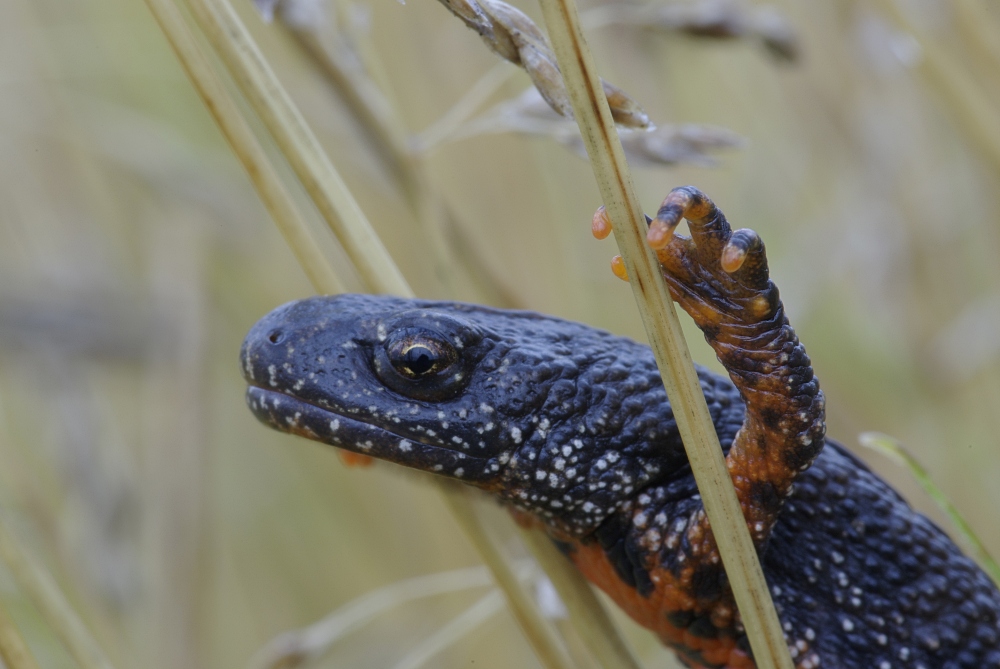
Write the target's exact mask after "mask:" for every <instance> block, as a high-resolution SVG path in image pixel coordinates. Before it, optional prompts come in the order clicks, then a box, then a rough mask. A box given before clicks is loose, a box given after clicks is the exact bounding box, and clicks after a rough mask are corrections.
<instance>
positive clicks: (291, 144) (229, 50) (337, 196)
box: [190, 0, 410, 295]
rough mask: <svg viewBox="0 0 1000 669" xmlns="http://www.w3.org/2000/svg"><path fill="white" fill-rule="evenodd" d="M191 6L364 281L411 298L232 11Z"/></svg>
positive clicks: (197, 2) (217, 5)
mask: <svg viewBox="0 0 1000 669" xmlns="http://www.w3.org/2000/svg"><path fill="white" fill-rule="evenodd" d="M190 4H191V6H192V8H193V9H194V12H195V16H196V17H197V18H198V21H199V23H200V25H201V27H202V29H203V30H204V32H205V34H206V36H207V37H208V38H209V41H211V43H212V46H213V47H214V48H215V49H216V50H217V51H218V53H219V55H220V56H221V57H222V60H223V61H224V62H225V63H226V66H227V67H228V68H229V71H230V73H231V74H232V75H233V78H234V79H235V80H236V83H237V84H238V85H239V87H240V89H241V90H242V91H243V94H244V95H245V96H246V98H247V100H248V101H249V102H250V104H251V106H252V107H253V108H254V111H256V112H257V114H258V115H259V116H260V118H261V120H262V121H263V122H264V125H266V126H267V128H268V130H269V131H270V132H271V134H272V135H273V136H274V138H275V140H276V141H277V143H278V146H279V147H280V148H281V151H282V152H283V153H284V155H285V157H286V158H287V159H288V162H289V164H291V166H292V169H293V170H295V173H296V175H298V177H299V179H300V180H301V181H302V185H303V186H305V189H306V192H307V193H309V196H310V197H311V198H312V200H313V202H314V203H315V204H316V208H317V209H319V212H320V214H321V215H322V216H323V218H324V220H326V222H327V225H329V226H330V229H331V230H333V232H334V234H335V235H336V236H337V238H338V239H339V240H340V243H341V245H342V246H343V247H344V250H345V251H346V252H347V254H348V256H349V257H350V258H351V260H352V261H353V262H354V264H355V266H356V267H357V269H358V273H359V274H360V275H361V278H362V279H363V280H364V281H365V283H366V284H367V285H368V286H369V288H370V289H371V290H373V291H375V292H379V293H391V294H394V295H409V294H410V290H409V287H408V286H407V284H406V280H405V279H404V278H403V275H402V274H401V273H400V272H399V269H398V268H397V267H396V264H395V263H394V262H393V261H392V258H390V257H389V253H388V251H386V249H385V246H383V244H382V241H381V240H380V239H379V238H378V235H376V234H375V231H374V230H373V229H372V227H371V224H370V223H369V222H368V219H366V218H365V215H364V213H363V212H362V211H361V208H360V207H359V206H358V203H357V202H356V201H355V199H354V197H353V196H352V195H351V193H350V191H349V190H348V189H347V186H346V185H345V184H344V180H343V179H342V178H341V177H340V174H339V173H338V172H337V170H336V168H335V167H334V166H333V164H332V163H331V162H330V159H329V158H328V157H327V155H326V152H325V151H324V150H323V147H322V146H321V145H320V143H319V140H317V139H316V136H315V135H314V134H313V132H312V130H311V129H310V128H309V126H308V125H307V124H306V122H305V119H304V118H302V114H301V113H300V112H299V110H298V108H297V107H296V106H295V103H294V102H292V100H291V98H290V97H289V96H288V93H287V92H286V91H285V89H284V87H283V86H282V85H281V82H280V81H278V78H277V76H276V75H275V74H274V71H273V70H272V69H271V67H270V66H269V65H268V63H267V60H266V59H265V58H264V56H263V54H262V53H261V52H260V49H259V48H258V47H257V44H256V43H255V42H254V40H253V38H252V37H251V36H250V33H249V31H247V29H246V26H244V25H243V22H242V21H241V20H240V18H239V16H237V14H236V12H235V11H234V10H233V8H232V6H231V5H230V4H229V3H228V2H227V1H226V0H190Z"/></svg>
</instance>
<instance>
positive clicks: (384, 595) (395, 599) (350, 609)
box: [247, 565, 530, 669]
mask: <svg viewBox="0 0 1000 669" xmlns="http://www.w3.org/2000/svg"><path fill="white" fill-rule="evenodd" d="M525 567H526V569H524V570H521V575H522V576H524V575H527V574H528V573H529V570H530V565H525ZM491 585H493V579H492V578H491V577H490V571H489V570H488V569H487V568H486V567H467V568H465V569H455V570H453V571H446V572H441V573H438V574H427V575H425V576H415V577H413V578H408V579H404V580H402V581H397V582H396V583H390V584H389V585H386V586H383V587H381V588H379V589H377V590H372V591H371V592H367V593H365V594H364V595H362V596H360V597H358V598H357V599H355V600H353V601H351V602H348V603H347V604H345V605H344V606H342V607H340V608H338V609H337V610H336V611H334V612H333V613H330V614H329V615H327V616H326V617H324V618H323V619H321V620H318V621H316V622H315V623H313V624H311V625H309V626H308V627H303V628H301V629H296V630H291V631H288V632H283V633H281V634H279V635H278V636H276V637H274V638H273V639H271V641H269V642H268V643H267V644H266V645H265V646H263V647H262V648H261V649H260V650H259V651H257V653H255V654H254V657H253V658H252V659H251V660H250V662H249V664H248V665H247V666H248V667H249V668H250V669H278V668H279V667H281V668H290V667H297V666H300V665H302V664H304V663H306V662H309V661H312V660H316V659H318V658H320V657H322V656H323V655H324V654H325V653H326V652H327V651H329V650H330V648H331V647H332V646H333V645H334V644H335V643H337V642H338V641H340V640H341V639H343V638H344V637H345V636H347V635H348V634H350V633H351V632H353V631H354V630H356V629H358V628H360V627H362V626H363V625H366V624H367V623H368V622H370V621H371V620H373V619H374V618H376V617H377V616H379V615H381V614H382V613H384V612H386V611H388V610H390V609H393V608H395V607H397V606H401V605H403V604H406V603H407V602H411V601H414V600H417V599H423V598H425V597H432V596H434V595H443V594H446V593H451V592H457V591H461V590H468V589H471V588H482V587H487V586H491Z"/></svg>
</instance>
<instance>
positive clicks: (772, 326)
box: [593, 186, 826, 563]
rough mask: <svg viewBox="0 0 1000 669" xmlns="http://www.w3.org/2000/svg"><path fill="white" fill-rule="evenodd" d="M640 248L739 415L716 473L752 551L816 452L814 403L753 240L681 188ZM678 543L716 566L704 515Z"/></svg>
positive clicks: (813, 384)
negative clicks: (731, 391)
mask: <svg viewBox="0 0 1000 669" xmlns="http://www.w3.org/2000/svg"><path fill="white" fill-rule="evenodd" d="M681 219H687V220H688V223H689V226H690V229H691V236H690V237H684V236H681V235H675V234H674V229H675V228H676V227H677V225H678V224H679V223H680V221H681ZM593 230H594V234H595V236H597V237H602V236H606V234H607V232H609V231H610V223H609V222H608V221H607V217H606V214H604V212H603V210H598V212H597V214H595V216H594V223H593ZM647 240H648V242H649V244H650V246H652V247H653V248H654V249H655V250H656V254H657V258H658V260H659V262H660V266H661V268H662V270H663V276H664V277H665V278H666V280H667V284H668V286H669V288H670V294H671V296H672V297H673V298H674V300H675V301H676V302H677V303H678V304H679V305H680V306H681V308H682V309H684V311H686V312H687V313H688V314H689V315H690V316H691V317H692V318H693V319H694V321H695V323H696V324H697V325H698V327H699V328H700V329H701V331H702V332H703V333H704V335H705V339H706V341H708V343H709V345H710V346H711V347H712V349H713V350H714V351H715V354H716V356H718V358H719V361H720V362H721V363H722V364H723V365H724V366H725V368H726V371H727V372H729V376H730V378H731V379H732V380H733V383H734V384H735V385H736V387H737V388H738V389H739V391H740V395H741V396H742V398H743V401H744V403H745V405H746V417H745V419H744V423H743V426H742V428H741V429H740V431H739V432H738V433H737V435H736V438H735V439H734V441H733V444H732V447H731V448H730V450H729V454H728V456H727V458H726V464H727V466H728V468H729V472H730V474H731V475H732V477H733V484H734V485H735V487H736V495H737V497H738V498H739V501H740V505H741V506H742V509H743V515H744V517H745V518H746V521H747V526H748V527H749V528H750V533H751V535H752V537H753V540H754V543H755V544H756V546H757V547H758V550H760V549H761V548H763V546H764V545H765V544H766V542H767V538H768V536H769V535H770V531H771V528H772V527H773V526H774V523H775V521H776V520H777V517H778V513H779V512H780V510H781V506H782V504H783V502H784V499H785V498H786V497H787V496H788V494H789V493H790V492H791V489H792V482H793V481H794V480H795V477H796V476H797V475H798V473H799V472H801V471H804V470H805V469H807V468H808V467H809V465H810V464H811V463H812V461H813V460H814V459H815V458H816V456H817V455H818V454H819V451H820V449H821V448H822V447H823V439H824V436H825V433H826V425H825V422H824V419H825V411H824V400H823V393H822V391H820V389H819V384H818V383H817V381H816V379H815V377H814V376H813V371H812V366H811V364H810V361H809V357H808V356H807V355H806V352H805V349H804V348H803V346H802V344H801V343H799V340H798V337H797V336H796V335H795V331H794V330H792V328H791V326H790V325H789V324H788V319H787V318H786V317H785V312H784V308H783V306H782V304H781V300H780V298H779V296H778V289H777V287H776V286H775V285H774V284H773V283H772V282H771V280H770V278H769V275H768V267H767V255H766V253H765V250H764V243H763V242H762V241H761V239H760V237H759V236H758V235H757V233H756V232H754V231H753V230H747V229H741V230H736V231H733V230H732V228H731V227H730V226H729V223H728V222H727V221H726V217H725V215H724V214H723V213H722V212H721V211H720V210H719V209H718V208H717V207H716V206H715V204H714V203H713V202H712V201H711V200H710V199H709V198H708V197H706V196H705V194H704V193H702V192H701V191H699V190H698V189H697V188H693V187H691V186H684V187H681V188H675V189H674V190H673V191H671V192H670V194H669V195H667V197H666V199H664V201H663V204H662V205H661V206H660V209H659V210H658V211H657V214H656V218H654V219H652V220H651V221H650V225H649V231H648V234H647ZM686 534H687V539H688V541H689V542H690V543H689V546H690V552H691V553H692V555H691V557H692V558H695V561H697V562H703V563H705V562H717V561H718V555H717V552H716V548H715V542H714V539H713V537H712V535H711V530H710V529H709V527H708V521H707V519H706V517H705V514H704V512H702V513H700V514H698V516H697V518H696V519H693V522H690V523H689V524H688V527H687V533H686Z"/></svg>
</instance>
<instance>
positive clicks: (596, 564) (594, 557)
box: [570, 542, 755, 669]
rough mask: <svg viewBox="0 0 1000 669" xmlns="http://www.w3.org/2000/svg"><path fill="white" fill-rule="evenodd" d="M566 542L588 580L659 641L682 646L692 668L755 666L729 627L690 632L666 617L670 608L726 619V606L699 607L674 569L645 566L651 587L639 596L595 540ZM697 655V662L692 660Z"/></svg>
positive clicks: (729, 613)
mask: <svg viewBox="0 0 1000 669" xmlns="http://www.w3.org/2000/svg"><path fill="white" fill-rule="evenodd" d="M571 546H572V548H573V549H572V551H571V553H570V557H571V559H572V560H573V563H574V564H575V565H576V567H577V569H579V570H580V572H581V573H583V575H584V576H585V577H586V578H587V580H588V581H590V582H591V583H593V584H594V585H596V586H597V587H598V588H600V589H601V590H603V591H604V592H605V593H607V595H608V596H609V597H611V599H613V600H614V601H615V603H616V604H618V606H620V607H621V608H622V610H624V611H625V612H626V613H627V614H628V615H629V616H630V617H631V618H632V619H633V620H635V621H636V622H637V623H639V624H640V625H642V626H643V627H645V628H647V629H649V630H652V631H653V632H654V633H656V634H657V635H659V637H660V639H661V640H662V641H663V643H664V644H666V645H667V646H670V647H671V648H675V649H677V650H679V651H681V653H682V654H683V655H685V656H687V657H686V659H687V660H688V662H691V663H692V664H691V665H690V666H692V667H693V668H694V669H715V668H724V669H754V667H755V665H754V662H753V660H752V659H751V658H750V657H749V656H748V655H747V654H746V653H745V652H744V651H743V650H742V649H740V648H738V647H737V646H736V637H735V635H734V634H733V633H732V632H729V633H727V631H728V630H724V629H722V630H720V634H719V635H718V636H716V637H714V638H705V637H700V636H695V635H694V634H691V632H689V631H688V630H686V629H682V628H679V627H676V626H674V625H673V624H671V623H670V621H669V619H668V618H667V616H668V614H670V613H671V612H675V611H690V612H694V613H696V614H698V615H705V614H709V615H711V616H712V618H713V622H714V621H715V619H716V618H718V619H719V621H720V622H722V621H731V620H732V608H731V607H728V606H725V605H719V606H718V607H717V608H718V609H719V610H718V611H714V610H713V611H705V610H698V607H697V605H696V602H695V601H694V599H693V598H692V597H690V596H689V595H687V594H685V593H684V591H683V590H682V588H681V587H680V584H679V583H678V582H677V579H676V578H675V577H674V575H673V574H671V573H669V572H667V571H666V570H663V569H655V570H653V571H651V572H650V579H651V580H652V581H653V586H654V590H653V592H652V593H651V594H650V595H649V596H648V597H644V596H642V595H641V594H639V592H638V591H637V590H636V589H635V588H633V587H632V586H630V585H628V584H627V583H625V582H623V581H622V580H621V578H619V576H618V574H617V573H616V572H615V568H614V567H613V566H612V565H611V563H610V562H609V561H608V558H607V555H606V554H605V552H604V549H602V548H601V547H600V545H598V544H597V543H595V542H591V543H581V542H572V543H571ZM699 661H700V662H701V663H702V664H701V665H699V664H697V662H699Z"/></svg>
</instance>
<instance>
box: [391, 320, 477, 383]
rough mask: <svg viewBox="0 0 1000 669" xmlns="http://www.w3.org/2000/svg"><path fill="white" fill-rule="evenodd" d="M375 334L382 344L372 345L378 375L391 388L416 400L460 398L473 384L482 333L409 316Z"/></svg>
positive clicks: (460, 323) (456, 323)
mask: <svg viewBox="0 0 1000 669" xmlns="http://www.w3.org/2000/svg"><path fill="white" fill-rule="evenodd" d="M373 330H375V331H374V332H372V334H373V335H375V334H376V333H377V334H378V340H377V341H372V349H371V366H372V372H374V374H375V376H376V377H377V378H378V380H379V381H380V382H381V383H382V384H383V385H384V386H385V387H386V388H388V389H389V390H392V391H393V392H396V393H398V394H400V395H402V396H404V397H409V398H410V399H414V400H420V401H422V402H442V401H444V400H447V399H450V398H452V397H454V396H455V395H457V394H458V393H460V392H462V390H463V389H464V388H465V387H466V386H467V385H468V384H469V380H470V379H471V378H472V372H473V370H474V368H475V365H476V363H477V362H478V361H479V359H480V355H481V352H480V351H479V348H478V344H479V342H480V341H482V338H483V337H482V334H481V333H480V332H479V330H478V329H476V328H475V327H474V326H472V325H470V324H468V323H466V322H464V321H462V320H460V319H458V318H454V317H451V316H446V315H444V314H434V313H433V312H430V313H429V312H426V311H421V312H418V313H417V314H404V315H403V316H401V317H399V318H398V319H396V320H395V321H389V322H388V323H381V324H378V326H377V327H376V328H373ZM373 339H374V337H373ZM379 342H381V343H379Z"/></svg>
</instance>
